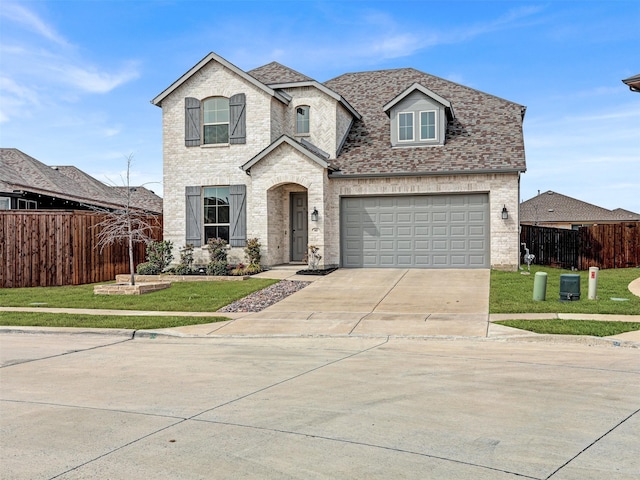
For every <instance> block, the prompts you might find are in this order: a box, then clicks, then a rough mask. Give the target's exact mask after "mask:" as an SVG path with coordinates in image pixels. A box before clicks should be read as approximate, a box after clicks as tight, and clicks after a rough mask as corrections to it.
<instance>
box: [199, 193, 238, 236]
mask: <svg viewBox="0 0 640 480" xmlns="http://www.w3.org/2000/svg"><path fill="white" fill-rule="evenodd" d="M207 188H227V189H228V188H229V185H207V186H204V187H202V193H201V195H200V198H201V200H200V202H201V208H202V231H201V234H202V238H203V239H205V242H204V247H206V246H207V242H206V229H207V227H227V228H228V230H229V235H231V203H230V202H229V203H228V204H227V208H229V222H228V223H221V222H218V223H206V208H207V206H206V203H205V198H207V196H206V194H205V192H206V189H207ZM208 198H211V197H208ZM229 240H230V238H227V243H229Z"/></svg>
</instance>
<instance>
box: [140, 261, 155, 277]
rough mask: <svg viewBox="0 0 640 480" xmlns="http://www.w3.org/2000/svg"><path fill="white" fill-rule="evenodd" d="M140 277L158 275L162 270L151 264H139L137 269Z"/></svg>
mask: <svg viewBox="0 0 640 480" xmlns="http://www.w3.org/2000/svg"><path fill="white" fill-rule="evenodd" d="M136 272H137V273H138V275H158V274H159V273H160V270H159V269H158V266H157V265H155V264H153V263H151V262H144V263H139V264H138V266H137V267H136Z"/></svg>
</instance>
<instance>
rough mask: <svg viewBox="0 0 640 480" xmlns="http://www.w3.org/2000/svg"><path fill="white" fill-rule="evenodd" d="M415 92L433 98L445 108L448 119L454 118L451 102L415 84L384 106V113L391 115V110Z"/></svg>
mask: <svg viewBox="0 0 640 480" xmlns="http://www.w3.org/2000/svg"><path fill="white" fill-rule="evenodd" d="M415 91H419V92H421V93H422V94H424V95H426V96H427V97H429V98H431V99H432V100H435V101H436V102H437V103H439V104H440V105H442V106H443V107H445V109H446V112H447V117H448V118H449V119H450V120H451V119H453V118H454V114H453V108H452V107H451V102H450V101H449V100H446V99H444V98H442V97H441V96H440V95H438V94H437V93H435V92H432V91H431V90H429V89H428V88H427V87H424V86H422V85H420V84H419V83H414V84H413V85H411V86H410V87H409V88H407V89H406V90H405V91H404V92H402V93H400V94H399V95H398V96H397V97H396V98H394V99H393V100H391V101H390V102H389V103H387V104H386V105H384V106H383V107H382V110H383V111H384V112H386V113H387V115H389V110H391V109H392V108H393V107H394V106H396V105H397V104H398V103H400V102H401V101H402V100H404V99H405V98H407V97H408V96H409V95H411V94H412V93H413V92H415Z"/></svg>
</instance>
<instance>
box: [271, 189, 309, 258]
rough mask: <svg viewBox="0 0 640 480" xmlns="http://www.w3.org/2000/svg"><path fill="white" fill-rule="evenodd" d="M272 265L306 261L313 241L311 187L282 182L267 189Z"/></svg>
mask: <svg viewBox="0 0 640 480" xmlns="http://www.w3.org/2000/svg"><path fill="white" fill-rule="evenodd" d="M267 235H268V244H269V252H268V259H267V260H268V264H270V265H281V264H286V263H304V262H305V261H306V255H307V245H308V243H309V238H308V235H309V208H308V198H307V189H306V187H304V186H303V185H300V184H297V183H282V184H279V185H276V186H274V187H272V188H270V189H269V190H268V191H267Z"/></svg>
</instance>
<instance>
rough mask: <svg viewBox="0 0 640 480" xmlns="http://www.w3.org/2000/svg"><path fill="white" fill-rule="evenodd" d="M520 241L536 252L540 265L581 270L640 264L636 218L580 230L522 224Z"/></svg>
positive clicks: (639, 232)
mask: <svg viewBox="0 0 640 480" xmlns="http://www.w3.org/2000/svg"><path fill="white" fill-rule="evenodd" d="M520 242H521V243H524V244H525V245H526V247H527V248H528V249H529V253H532V254H533V255H535V257H536V258H535V260H534V263H535V264H537V265H549V266H552V267H561V268H572V267H573V268H576V269H578V270H588V269H589V267H598V268H628V267H638V266H640V223H637V222H632V223H615V224H609V225H593V226H590V227H580V228H579V229H578V230H566V229H561V228H548V227H539V226H533V225H522V229H521V231H520ZM521 254H524V246H522V248H521ZM523 263H524V262H523Z"/></svg>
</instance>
